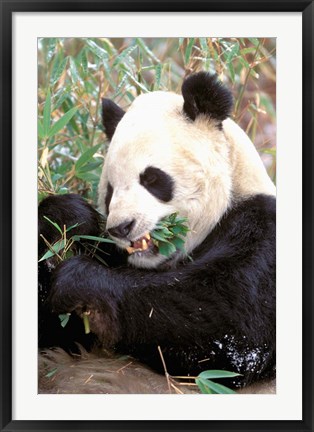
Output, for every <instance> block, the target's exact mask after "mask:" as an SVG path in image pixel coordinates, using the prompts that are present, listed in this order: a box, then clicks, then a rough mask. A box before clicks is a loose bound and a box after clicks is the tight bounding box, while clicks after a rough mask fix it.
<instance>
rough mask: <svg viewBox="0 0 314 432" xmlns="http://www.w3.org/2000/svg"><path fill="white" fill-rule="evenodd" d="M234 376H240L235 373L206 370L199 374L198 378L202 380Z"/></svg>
mask: <svg viewBox="0 0 314 432" xmlns="http://www.w3.org/2000/svg"><path fill="white" fill-rule="evenodd" d="M236 376H240V374H239V373H236V372H229V371H225V370H207V371H204V372H201V373H200V374H199V376H198V378H204V379H213V378H233V377H236Z"/></svg>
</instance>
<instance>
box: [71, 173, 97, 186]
mask: <svg viewBox="0 0 314 432" xmlns="http://www.w3.org/2000/svg"><path fill="white" fill-rule="evenodd" d="M76 177H77V178H79V179H81V180H84V181H86V182H88V183H97V184H98V183H99V176H98V175H96V174H94V173H91V172H87V173H81V172H80V171H77V172H76Z"/></svg>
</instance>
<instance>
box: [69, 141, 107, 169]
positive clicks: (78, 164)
mask: <svg viewBox="0 0 314 432" xmlns="http://www.w3.org/2000/svg"><path fill="white" fill-rule="evenodd" d="M101 146H102V143H100V144H97V145H95V146H94V147H91V148H89V149H88V150H86V151H85V152H84V153H83V154H82V155H81V156H80V157H79V159H78V160H77V162H76V164H75V170H76V171H79V170H80V168H81V167H82V166H83V165H85V164H86V163H87V162H89V161H90V160H91V159H92V157H93V156H94V154H95V153H96V152H97V151H98V150H99V149H100V147H101Z"/></svg>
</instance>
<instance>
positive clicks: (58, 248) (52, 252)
mask: <svg viewBox="0 0 314 432" xmlns="http://www.w3.org/2000/svg"><path fill="white" fill-rule="evenodd" d="M64 247H65V241H64V239H61V240H59V241H57V242H56V243H55V244H54V245H52V246H51V249H52V250H49V251H47V252H46V253H45V255H43V256H42V257H41V258H40V260H39V261H38V262H41V261H44V260H46V259H48V258H51V257H53V256H54V255H56V254H57V253H59V252H60V251H61V249H64Z"/></svg>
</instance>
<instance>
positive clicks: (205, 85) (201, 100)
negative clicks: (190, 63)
mask: <svg viewBox="0 0 314 432" xmlns="http://www.w3.org/2000/svg"><path fill="white" fill-rule="evenodd" d="M182 96H183V99H184V104H183V110H184V112H185V113H186V114H187V115H188V116H189V117H190V118H191V119H192V120H195V119H196V117H197V116H198V115H199V114H206V115H208V116H209V117H210V118H213V119H215V120H217V121H219V122H222V121H223V120H225V119H226V118H227V117H228V116H229V115H230V114H231V110H232V107H233V97H232V93H231V92H230V91H229V90H228V89H227V88H226V87H225V86H224V85H223V84H222V83H221V82H220V81H219V80H218V78H217V75H210V74H209V73H208V72H198V73H196V74H193V75H190V76H189V77H188V78H186V80H184V82H183V84H182Z"/></svg>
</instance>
